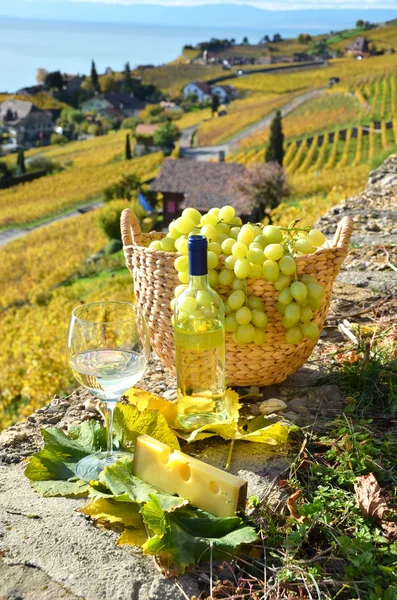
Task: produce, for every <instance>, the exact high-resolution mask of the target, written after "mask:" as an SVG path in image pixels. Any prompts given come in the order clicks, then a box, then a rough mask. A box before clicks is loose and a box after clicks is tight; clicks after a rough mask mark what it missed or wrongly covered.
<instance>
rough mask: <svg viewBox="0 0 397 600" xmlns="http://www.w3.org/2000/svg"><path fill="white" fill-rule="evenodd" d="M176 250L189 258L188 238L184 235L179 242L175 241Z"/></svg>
mask: <svg viewBox="0 0 397 600" xmlns="http://www.w3.org/2000/svg"><path fill="white" fill-rule="evenodd" d="M174 243H175V248H176V249H177V250H178V252H179V253H180V254H184V255H185V256H187V253H188V248H187V238H186V237H185V236H184V235H183V236H181V237H180V238H178V239H177V240H175V242H174Z"/></svg>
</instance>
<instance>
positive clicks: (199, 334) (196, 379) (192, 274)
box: [174, 235, 229, 431]
mask: <svg viewBox="0 0 397 600" xmlns="http://www.w3.org/2000/svg"><path fill="white" fill-rule="evenodd" d="M188 255H189V285H188V287H187V289H186V290H185V291H184V292H182V293H181V294H180V295H179V296H178V298H177V300H176V302H175V312H174V334H175V359H176V372H177V386H178V397H177V398H178V420H179V426H180V427H181V428H182V429H185V430H186V431H189V430H190V431H192V430H193V429H196V428H198V427H202V426H203V425H207V424H209V423H214V422H218V421H222V420H224V419H227V418H228V416H229V415H228V411H227V407H226V399H225V309H224V306H223V302H222V299H221V297H220V296H219V295H218V294H217V293H216V292H215V291H214V290H213V289H212V288H211V287H210V286H209V283H208V265H207V239H206V238H205V237H204V236H202V235H192V236H190V237H189V239H188Z"/></svg>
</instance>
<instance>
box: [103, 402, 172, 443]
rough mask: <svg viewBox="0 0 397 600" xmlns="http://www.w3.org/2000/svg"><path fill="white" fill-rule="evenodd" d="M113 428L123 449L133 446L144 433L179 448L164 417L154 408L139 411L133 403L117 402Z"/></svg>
mask: <svg viewBox="0 0 397 600" xmlns="http://www.w3.org/2000/svg"><path fill="white" fill-rule="evenodd" d="M113 430H114V432H115V434H116V437H117V438H118V440H119V441H120V444H121V447H122V448H123V449H125V450H131V449H134V448H135V444H136V440H137V438H138V437H139V436H140V435H142V434H143V433H146V434H147V435H150V436H151V437H153V438H155V439H156V440H158V441H159V442H163V444H167V446H169V447H170V448H171V449H172V450H179V442H178V439H177V437H176V435H175V433H174V432H173V431H172V429H171V428H170V427H169V425H168V423H167V421H166V419H165V417H163V415H162V414H161V413H160V412H158V411H156V410H147V409H145V410H143V411H141V412H140V411H139V410H138V409H137V407H136V406H134V405H133V404H117V406H116V408H115V411H114V422H113Z"/></svg>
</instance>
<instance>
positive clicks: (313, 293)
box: [306, 283, 325, 298]
mask: <svg viewBox="0 0 397 600" xmlns="http://www.w3.org/2000/svg"><path fill="white" fill-rule="evenodd" d="M306 287H307V295H308V296H309V298H323V297H324V294H325V290H324V288H323V286H322V285H320V284H319V283H308V284H307V286H306Z"/></svg>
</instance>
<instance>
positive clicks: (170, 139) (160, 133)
mask: <svg viewBox="0 0 397 600" xmlns="http://www.w3.org/2000/svg"><path fill="white" fill-rule="evenodd" d="M180 135H181V133H180V131H179V129H178V127H177V126H176V125H175V124H174V123H172V122H171V121H167V122H166V123H163V124H162V125H159V127H158V129H157V130H156V131H155V132H154V134H153V142H154V145H155V146H160V148H172V147H173V146H174V144H175V142H176V141H177V140H179V138H180Z"/></svg>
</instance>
